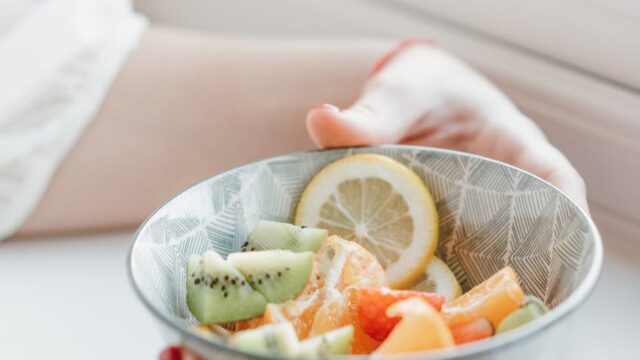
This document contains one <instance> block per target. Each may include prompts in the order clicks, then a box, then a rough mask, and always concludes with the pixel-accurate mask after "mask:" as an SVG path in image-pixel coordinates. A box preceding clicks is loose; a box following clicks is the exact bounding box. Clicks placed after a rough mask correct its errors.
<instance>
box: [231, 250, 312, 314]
mask: <svg viewBox="0 0 640 360" xmlns="http://www.w3.org/2000/svg"><path fill="white" fill-rule="evenodd" d="M227 261H228V262H229V264H230V265H231V266H233V267H234V268H236V269H238V270H239V271H240V273H242V275H243V276H244V277H245V278H246V279H247V282H248V283H249V285H251V287H253V288H254V289H255V290H257V291H259V292H260V293H261V294H262V295H264V297H265V298H266V299H267V301H268V302H270V303H281V302H283V301H286V300H289V299H291V298H293V297H295V296H296V295H298V293H300V292H301V291H302V289H304V287H305V286H306V284H307V281H308V280H309V276H310V275H311V269H312V267H313V253H312V252H309V251H307V252H300V253H295V252H292V251H288V250H265V251H255V252H243V253H242V252H241V253H233V254H231V255H229V257H228V259H227Z"/></svg>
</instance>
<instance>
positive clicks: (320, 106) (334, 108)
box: [311, 104, 340, 112]
mask: <svg viewBox="0 0 640 360" xmlns="http://www.w3.org/2000/svg"><path fill="white" fill-rule="evenodd" d="M311 109H313V110H318V109H325V110H329V111H331V112H340V109H339V108H338V107H337V106H333V105H331V104H316V105H313V107H311Z"/></svg>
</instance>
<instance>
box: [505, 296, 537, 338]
mask: <svg viewBox="0 0 640 360" xmlns="http://www.w3.org/2000/svg"><path fill="white" fill-rule="evenodd" d="M547 311H549V309H548V308H547V306H546V305H545V304H544V303H543V302H542V300H540V299H538V298H537V297H535V296H527V297H526V298H525V303H524V305H523V306H522V307H521V308H520V309H518V310H516V311H514V312H512V313H511V314H509V315H508V316H507V317H505V318H504V319H503V320H502V321H501V322H500V324H498V328H497V329H496V334H501V333H503V332H506V331H509V330H513V329H515V328H517V327H520V326H522V325H524V324H526V323H528V322H530V321H533V320H535V319H537V318H539V317H540V316H542V315H544V314H545V313H546V312H547Z"/></svg>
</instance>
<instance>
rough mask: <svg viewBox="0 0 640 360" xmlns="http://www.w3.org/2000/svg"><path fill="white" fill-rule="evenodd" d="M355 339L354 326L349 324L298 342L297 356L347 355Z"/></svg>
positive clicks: (317, 357)
mask: <svg viewBox="0 0 640 360" xmlns="http://www.w3.org/2000/svg"><path fill="white" fill-rule="evenodd" d="M352 341H353V326H352V325H347V326H344V327H341V328H338V329H335V330H332V331H329V332H326V333H324V334H322V335H318V336H315V337H312V338H310V339H307V340H305V341H302V342H300V344H298V351H297V352H296V355H297V357H300V358H303V359H326V358H329V357H331V356H336V355H347V354H349V350H350V349H351V342H352Z"/></svg>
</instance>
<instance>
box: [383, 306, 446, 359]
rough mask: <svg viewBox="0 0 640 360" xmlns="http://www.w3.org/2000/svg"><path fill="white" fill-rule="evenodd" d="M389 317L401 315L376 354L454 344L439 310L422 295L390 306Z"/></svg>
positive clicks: (423, 349)
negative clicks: (422, 297) (421, 297)
mask: <svg viewBox="0 0 640 360" xmlns="http://www.w3.org/2000/svg"><path fill="white" fill-rule="evenodd" d="M387 316H389V317H395V316H400V317H402V320H400V322H399V323H398V325H396V326H395V327H394V328H393V330H392V331H391V333H390V334H389V336H387V339H386V340H385V341H384V342H383V343H382V344H381V345H380V347H379V348H378V350H376V354H382V355H386V354H400V353H409V352H416V351H425V350H433V349H442V348H449V347H453V346H455V343H454V341H453V336H452V335H451V331H450V330H449V327H448V326H447V323H446V322H445V321H444V319H443V318H442V316H441V315H440V314H439V313H438V311H437V310H436V309H435V308H434V307H433V306H432V305H431V304H429V303H428V302H426V301H424V300H423V299H420V298H410V299H407V300H402V301H400V302H397V303H395V304H393V305H391V306H390V307H389V308H388V309H387Z"/></svg>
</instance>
